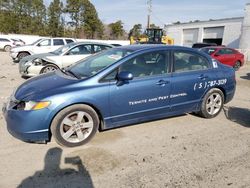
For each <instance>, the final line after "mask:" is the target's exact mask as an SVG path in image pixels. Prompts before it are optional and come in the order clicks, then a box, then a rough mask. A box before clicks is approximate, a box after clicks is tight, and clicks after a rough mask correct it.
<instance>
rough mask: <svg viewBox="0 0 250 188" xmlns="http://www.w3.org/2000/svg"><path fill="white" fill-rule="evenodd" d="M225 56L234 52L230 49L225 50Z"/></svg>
mask: <svg viewBox="0 0 250 188" xmlns="http://www.w3.org/2000/svg"><path fill="white" fill-rule="evenodd" d="M225 54H234V51H233V50H231V49H225Z"/></svg>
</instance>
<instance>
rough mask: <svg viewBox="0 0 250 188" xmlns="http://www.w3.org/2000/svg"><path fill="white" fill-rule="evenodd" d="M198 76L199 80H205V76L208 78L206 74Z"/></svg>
mask: <svg viewBox="0 0 250 188" xmlns="http://www.w3.org/2000/svg"><path fill="white" fill-rule="evenodd" d="M198 78H199V79H201V80H205V79H207V78H208V76H207V75H204V74H202V75H200V76H198Z"/></svg>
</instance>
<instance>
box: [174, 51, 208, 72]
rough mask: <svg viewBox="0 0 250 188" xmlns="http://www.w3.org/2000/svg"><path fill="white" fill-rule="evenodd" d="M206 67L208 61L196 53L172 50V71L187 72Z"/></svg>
mask: <svg viewBox="0 0 250 188" xmlns="http://www.w3.org/2000/svg"><path fill="white" fill-rule="evenodd" d="M208 68H209V63H208V61H207V60H206V59H205V58H204V57H202V56H199V55H198V54H193V53H189V52H174V72H188V71H195V70H204V69H208Z"/></svg>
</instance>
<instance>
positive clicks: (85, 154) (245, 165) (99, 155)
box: [0, 52, 250, 188]
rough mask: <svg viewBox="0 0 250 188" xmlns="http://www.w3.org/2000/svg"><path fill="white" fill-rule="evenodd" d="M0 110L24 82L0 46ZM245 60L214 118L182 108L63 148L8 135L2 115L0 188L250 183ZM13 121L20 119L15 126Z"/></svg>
mask: <svg viewBox="0 0 250 188" xmlns="http://www.w3.org/2000/svg"><path fill="white" fill-rule="evenodd" d="M0 57H1V59H0V65H1V69H0V86H1V88H0V108H1V107H2V103H3V102H4V101H6V99H7V97H8V96H9V95H10V93H11V92H12V91H13V89H14V88H15V87H17V86H18V85H19V84H20V83H22V82H24V81H25V80H24V79H22V78H21V77H20V75H19V74H18V64H13V63H12V61H11V59H10V57H9V55H8V53H4V52H0ZM249 109H250V64H249V63H248V65H245V66H244V67H243V68H241V70H240V71H238V72H237V91H236V95H235V97H234V99H233V101H232V102H230V103H228V104H226V106H225V108H224V111H223V112H221V113H220V115H219V116H218V117H216V118H214V119H210V120H207V119H202V118H200V117H197V116H194V115H191V114H187V115H182V116H178V117H173V118H167V119H163V120H159V121H154V122H148V123H143V124H138V125H136V126H127V127H124V128H119V129H113V130H109V131H105V132H101V133H97V135H96V136H95V138H94V139H93V140H92V141H91V142H90V143H89V144H87V145H85V146H82V147H77V148H62V147H60V146H58V145H57V144H56V143H55V142H54V141H52V142H50V143H48V144H31V143H24V142H22V141H19V140H17V139H15V138H13V137H12V136H11V135H10V134H9V133H8V132H7V129H6V123H5V121H4V118H3V116H2V114H1V115H0V132H1V136H0V166H1V171H0V188H12V187H25V188H26V187H27V188H30V187H38V188H39V187H72V188H74V187H84V188H85V187H105V188H106V187H150V188H152V187H219V188H221V187H250V129H249V128H250V110H249ZM17 126H18V125H17Z"/></svg>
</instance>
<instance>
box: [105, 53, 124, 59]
mask: <svg viewBox="0 0 250 188" xmlns="http://www.w3.org/2000/svg"><path fill="white" fill-rule="evenodd" d="M108 57H109V58H110V59H114V60H119V59H121V58H122V56H120V55H115V54H112V55H110V56H108Z"/></svg>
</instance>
